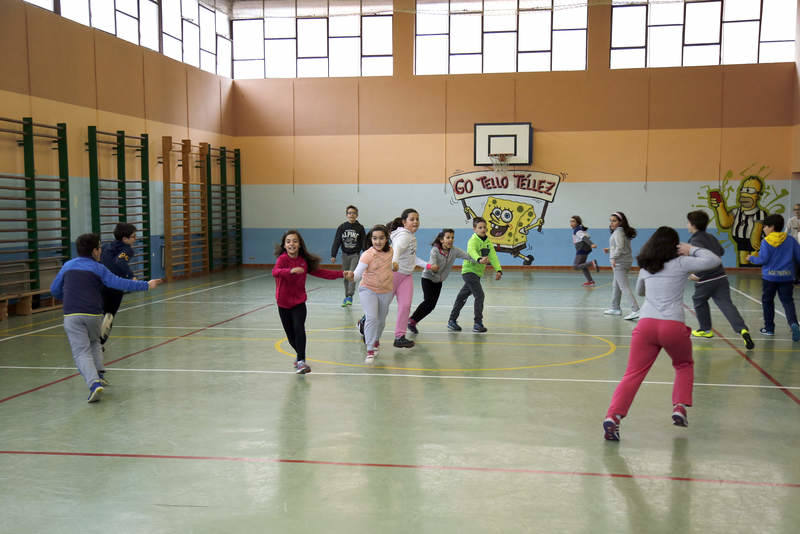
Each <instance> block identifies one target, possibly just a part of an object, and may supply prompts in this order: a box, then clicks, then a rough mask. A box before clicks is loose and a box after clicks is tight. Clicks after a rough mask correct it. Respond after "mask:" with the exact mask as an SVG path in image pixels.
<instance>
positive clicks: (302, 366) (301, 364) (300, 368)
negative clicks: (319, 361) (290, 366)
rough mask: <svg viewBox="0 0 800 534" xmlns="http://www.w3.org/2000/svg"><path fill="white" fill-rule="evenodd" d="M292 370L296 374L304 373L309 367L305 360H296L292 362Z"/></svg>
mask: <svg viewBox="0 0 800 534" xmlns="http://www.w3.org/2000/svg"><path fill="white" fill-rule="evenodd" d="M294 372H295V373H297V374H298V375H304V374H307V373H310V372H311V367H309V365H308V364H307V363H306V361H305V360H297V361H296V362H294Z"/></svg>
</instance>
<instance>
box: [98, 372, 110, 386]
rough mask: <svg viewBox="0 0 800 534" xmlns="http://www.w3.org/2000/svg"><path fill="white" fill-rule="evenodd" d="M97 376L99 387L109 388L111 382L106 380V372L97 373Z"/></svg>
mask: <svg viewBox="0 0 800 534" xmlns="http://www.w3.org/2000/svg"><path fill="white" fill-rule="evenodd" d="M97 376H99V377H100V385H101V386H110V385H111V382H109V381H108V380H106V372H105V371H97Z"/></svg>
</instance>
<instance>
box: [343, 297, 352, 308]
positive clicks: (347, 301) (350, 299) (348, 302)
mask: <svg viewBox="0 0 800 534" xmlns="http://www.w3.org/2000/svg"><path fill="white" fill-rule="evenodd" d="M344 302H345V304H347V305H348V306H352V305H353V297H347V298H346V299H344Z"/></svg>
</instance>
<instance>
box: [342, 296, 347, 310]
mask: <svg viewBox="0 0 800 534" xmlns="http://www.w3.org/2000/svg"><path fill="white" fill-rule="evenodd" d="M346 307H347V297H345V298H344V300H343V301H342V308H346Z"/></svg>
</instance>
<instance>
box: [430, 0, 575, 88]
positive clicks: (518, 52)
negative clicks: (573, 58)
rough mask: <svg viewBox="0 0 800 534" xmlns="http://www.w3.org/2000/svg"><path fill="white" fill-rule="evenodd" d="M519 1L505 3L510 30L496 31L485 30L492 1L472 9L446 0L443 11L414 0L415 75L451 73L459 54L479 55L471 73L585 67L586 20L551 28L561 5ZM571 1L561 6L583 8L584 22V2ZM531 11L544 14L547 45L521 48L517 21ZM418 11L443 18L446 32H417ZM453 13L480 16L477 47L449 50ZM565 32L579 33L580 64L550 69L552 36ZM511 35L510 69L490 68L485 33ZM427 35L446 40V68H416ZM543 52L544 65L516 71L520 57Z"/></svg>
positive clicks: (479, 4)
mask: <svg viewBox="0 0 800 534" xmlns="http://www.w3.org/2000/svg"><path fill="white" fill-rule="evenodd" d="M454 3H456V4H457V6H458V7H455V8H454V7H453V4H454ZM520 3H521V2H520V0H516V1H514V2H513V5H514V7H513V8H512V7H511V6H510V5H509V6H508V9H509V10H510V9H513V10H514V13H515V24H514V29H513V30H512V29H498V30H494V29H489V30H487V29H486V17H487V13H490V15H488V16H490V17H491V16H493V15H491V13H493V12H496V11H499V10H492V9H491V7H492V5H493V4H494V2H487V1H486V0H482V1H481V2H480V3H477V2H476V3H475V7H474V8H473V9H461V6H462V4H463V2H453V1H452V0H448V1H447V3H446V5H447V12H444V11H433V10H425V7H424V6H425V5H426V4H423V3H420V2H419V1H418V2H417V14H416V24H415V43H416V46H415V50H414V65H415V73H416V74H418V75H420V74H455V73H454V72H453V59H454V58H461V57H470V56H472V57H478V56H480V57H481V68H480V70H479V71H476V72H474V73H475V74H479V73H489V72H530V71H534V70H544V71H552V70H585V69H586V57H587V49H586V46H587V42H586V36H587V22H584V24H583V25H582V26H568V27H561V28H554V27H553V26H554V20H555V17H554V11H555V10H556V9H559V8H560V7H562V6H558V5H556V6H555V7H554V6H553V1H549V2H544V1H543V2H539V4H540V5H539V6H537V7H527V6H529V5H530V3H526V6H525V7H520ZM441 4H442V6H444V5H445V2H441ZM574 4H575V2H572V3H571V4H570V3H567V4H565V5H563V7H564V8H575V7H578V8H583V9H584V16H583V18H584V21H586V20H587V17H588V13H587V12H586V11H585V10H586V8H587V5H586V4H583V5H577V6H576V5H574ZM578 4H581V3H578ZM487 7H489V9H488V11H487ZM535 13H547V17H548V25H549V35H548V40H547V47H546V48H541V47H540V48H530V49H529V48H525V49H523V48H522V46H523V45H522V39H521V37H522V33H523V32H522V30H521V29H520V28H521V22H520V21H521V19H522V17H525V16H526V15H533V14H535ZM420 14H422V15H423V16H424V15H433V16H442V17H447V23H446V31H440V32H420V31H419V26H420V19H419V17H420ZM454 15H455V16H458V15H480V18H481V20H480V41H479V43H478V42H477V41H476V42H475V44H476V45H478V44H479V48H478V50H477V51H474V52H454V51H453V47H452V42H453V38H452V35H453V34H452V21H453V16H454ZM568 32H583V50H582V54H583V57H582V61H581V62H579V63H582V65H581V66H580V67H579V68H576V66H575V65H573V66H571V67H569V68H564V69H562V68H558V66H557V65H556V68H554V54H553V47H554V36H556V35H559V34H564V35H566V34H567V33H568ZM512 34H513V35H514V53H513V56H514V59H513V69H510V68H509V69H501V70H494V69H493V68H492V66H493V65H492V59H491V58H487V57H486V56H487V54H486V49H487V46H486V40H487V36H495V35H512ZM430 37H442V38H445V39H446V41H447V65H446V69H444V68H439V69H436V68H434V69H433V70H428V69H424V68H422V69H421V68H420V67H422V65H421V59H422V58H421V57H420V48H421V47H420V44H421V42H422V41H423V40H424V39H425V38H430ZM545 54H546V55H548V58H547V65H546V68H536V69H529V68H525V67H523V68H522V70H520V60H521V59H522V58H527V57H532V56H538V55H545ZM421 71H424V72H421ZM470 73H472V71H470Z"/></svg>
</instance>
